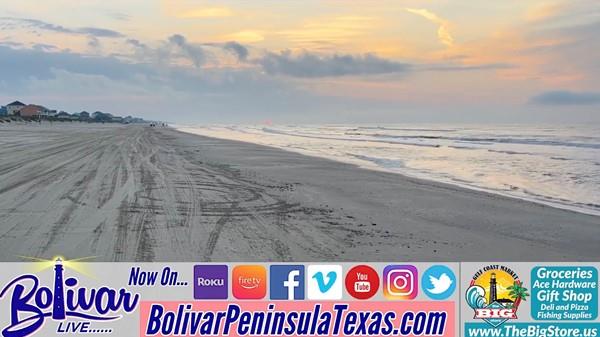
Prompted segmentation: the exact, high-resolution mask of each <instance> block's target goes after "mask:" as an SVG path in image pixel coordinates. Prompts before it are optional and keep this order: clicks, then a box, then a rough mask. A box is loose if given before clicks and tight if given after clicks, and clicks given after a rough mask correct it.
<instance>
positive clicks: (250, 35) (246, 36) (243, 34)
mask: <svg viewBox="0 0 600 337" xmlns="http://www.w3.org/2000/svg"><path fill="white" fill-rule="evenodd" d="M222 39H223V40H225V41H237V42H241V43H252V42H260V41H263V40H264V39H265V37H264V35H263V32H261V31H256V30H242V31H239V32H235V33H231V34H227V35H225V36H223V38H222Z"/></svg>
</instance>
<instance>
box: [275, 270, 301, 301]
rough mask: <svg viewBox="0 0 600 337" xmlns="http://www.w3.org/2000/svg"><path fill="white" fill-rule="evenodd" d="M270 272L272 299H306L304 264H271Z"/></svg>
mask: <svg viewBox="0 0 600 337" xmlns="http://www.w3.org/2000/svg"><path fill="white" fill-rule="evenodd" d="M270 274H271V275H270V276H271V277H270V280H271V283H270V287H269V290H270V293H271V299H272V300H303V299H304V266H303V265H271V270H270Z"/></svg>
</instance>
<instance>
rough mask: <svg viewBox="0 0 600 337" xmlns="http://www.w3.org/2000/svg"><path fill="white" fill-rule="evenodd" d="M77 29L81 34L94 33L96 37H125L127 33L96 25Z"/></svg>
mask: <svg viewBox="0 0 600 337" xmlns="http://www.w3.org/2000/svg"><path fill="white" fill-rule="evenodd" d="M77 31H78V32H79V33H81V34H86V35H92V36H94V37H112V38H115V37H124V36H125V35H123V34H121V33H119V32H117V31H114V30H110V29H104V28H95V27H84V28H79V29H77Z"/></svg>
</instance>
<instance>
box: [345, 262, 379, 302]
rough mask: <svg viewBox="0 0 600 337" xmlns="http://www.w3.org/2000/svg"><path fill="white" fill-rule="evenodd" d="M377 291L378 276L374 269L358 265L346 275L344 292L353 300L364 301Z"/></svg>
mask: <svg viewBox="0 0 600 337" xmlns="http://www.w3.org/2000/svg"><path fill="white" fill-rule="evenodd" d="M378 290H379V275H378V274H377V272H376V271H375V269H373V268H371V267H369V266H366V265H360V266H355V267H352V269H350V270H349V271H348V273H347V274H346V291H347V292H348V293H349V294H350V295H351V296H352V297H354V298H356V299H359V300H366V299H369V298H371V297H373V296H374V295H375V294H376V293H377V291H378Z"/></svg>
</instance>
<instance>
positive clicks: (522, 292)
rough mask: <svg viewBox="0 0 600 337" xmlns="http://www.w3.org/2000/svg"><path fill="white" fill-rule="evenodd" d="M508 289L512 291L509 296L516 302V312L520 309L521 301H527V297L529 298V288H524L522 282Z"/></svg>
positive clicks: (516, 282)
mask: <svg viewBox="0 0 600 337" xmlns="http://www.w3.org/2000/svg"><path fill="white" fill-rule="evenodd" d="M507 289H508V290H510V292H509V293H508V295H509V296H510V297H511V298H513V299H514V300H515V302H514V305H513V307H514V309H515V311H516V310H517V309H518V308H519V304H521V301H526V300H527V296H529V293H528V292H527V288H525V287H523V285H522V284H521V282H518V281H515V283H513V285H511V286H509V287H508V288H507Z"/></svg>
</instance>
